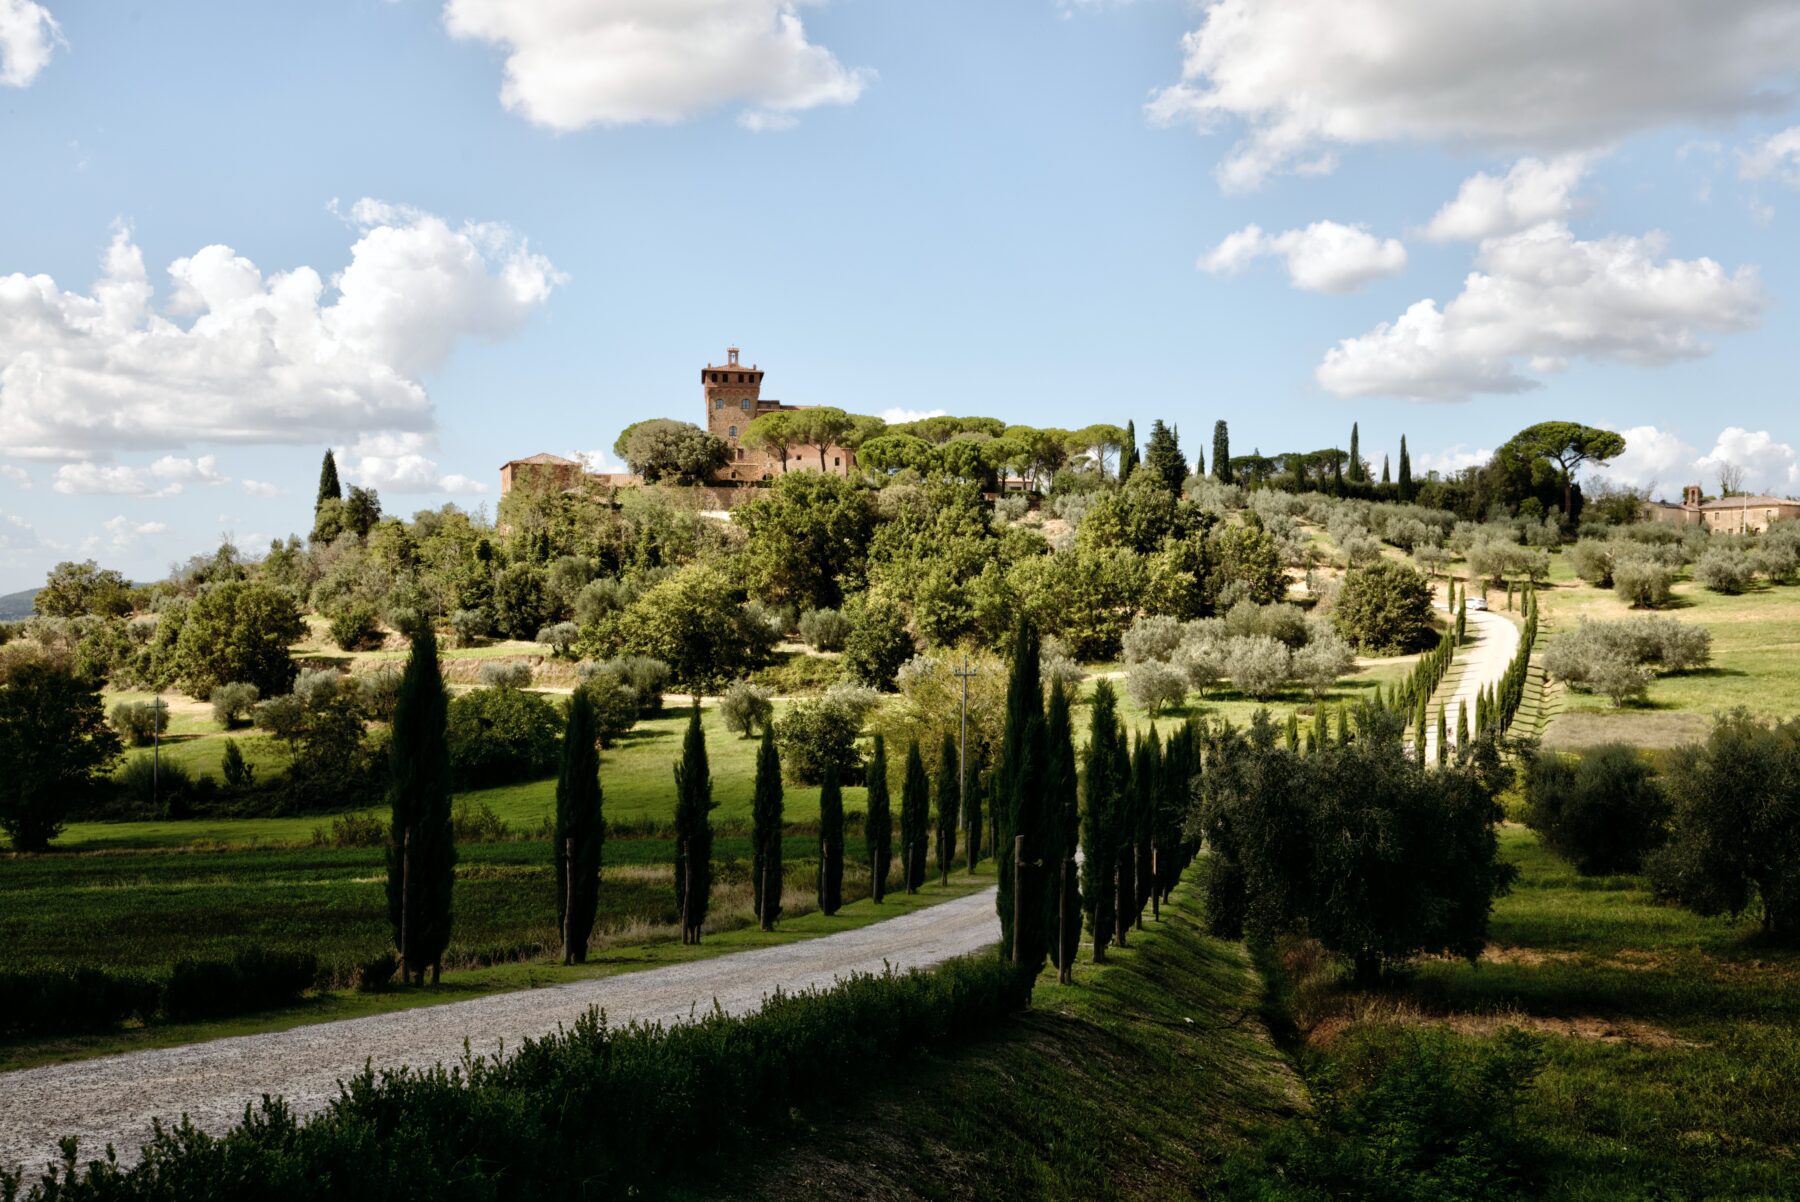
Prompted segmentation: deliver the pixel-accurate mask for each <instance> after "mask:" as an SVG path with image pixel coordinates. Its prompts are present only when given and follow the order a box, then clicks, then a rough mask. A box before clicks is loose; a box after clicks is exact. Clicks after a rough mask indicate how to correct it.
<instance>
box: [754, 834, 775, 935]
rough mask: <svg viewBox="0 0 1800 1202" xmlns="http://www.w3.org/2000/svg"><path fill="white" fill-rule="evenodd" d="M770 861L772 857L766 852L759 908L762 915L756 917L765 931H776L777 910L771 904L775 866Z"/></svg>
mask: <svg viewBox="0 0 1800 1202" xmlns="http://www.w3.org/2000/svg"><path fill="white" fill-rule="evenodd" d="M769 860H770V856H769V855H768V853H767V852H765V853H764V854H763V870H762V893H761V897H762V904H761V905H760V906H758V907H757V908H758V909H759V910H760V911H761V913H759V914H757V916H756V917H757V918H758V919H760V920H761V921H762V929H763V930H765V931H772V930H774V929H775V913H774V911H775V908H774V907H773V906H771V905H770V904H769V877H770V876H771V875H772V869H773V868H774V865H772V864H770V863H769Z"/></svg>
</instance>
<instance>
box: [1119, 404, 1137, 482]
mask: <svg viewBox="0 0 1800 1202" xmlns="http://www.w3.org/2000/svg"><path fill="white" fill-rule="evenodd" d="M1137 465H1138V445H1137V423H1136V422H1135V421H1130V420H1127V421H1126V423H1125V445H1124V446H1122V447H1120V448H1119V483H1120V484H1123V483H1125V481H1127V480H1129V479H1130V478H1131V473H1132V472H1133V471H1134V470H1135V469H1136V468H1137Z"/></svg>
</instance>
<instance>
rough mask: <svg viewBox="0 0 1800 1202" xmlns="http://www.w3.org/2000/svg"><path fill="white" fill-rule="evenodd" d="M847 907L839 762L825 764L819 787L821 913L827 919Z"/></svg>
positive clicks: (842, 804)
mask: <svg viewBox="0 0 1800 1202" xmlns="http://www.w3.org/2000/svg"><path fill="white" fill-rule="evenodd" d="M843 904H844V789H843V786H842V785H840V784H839V783H838V766H837V764H836V763H828V764H826V765H825V780H824V783H823V784H822V785H820V787H819V912H820V913H821V914H824V915H825V916H826V917H827V918H829V917H830V916H831V915H833V914H836V913H837V912H838V908H839V907H841V906H842V905H843Z"/></svg>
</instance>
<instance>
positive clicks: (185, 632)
mask: <svg viewBox="0 0 1800 1202" xmlns="http://www.w3.org/2000/svg"><path fill="white" fill-rule="evenodd" d="M305 633H306V624H305V623H304V622H302V621H301V620H300V609H299V607H298V606H296V605H295V604H294V599H293V598H292V597H291V596H289V595H288V594H287V593H285V592H283V591H281V590H280V589H277V588H273V587H271V586H270V585H267V584H261V583H255V582H251V581H245V580H233V581H227V582H225V583H223V584H217V585H213V586H212V587H210V588H207V589H204V590H203V591H202V592H201V593H200V595H199V596H198V597H196V598H194V601H193V604H191V605H190V606H189V607H188V611H187V617H186V620H185V621H184V622H183V623H182V627H181V635H180V638H179V639H178V641H177V643H176V646H175V661H176V675H177V676H178V677H179V679H180V682H181V688H182V691H184V692H186V693H187V694H188V695H189V696H191V697H198V698H201V699H205V698H208V697H210V696H212V691H213V689H214V688H216V687H218V686H219V685H222V684H239V683H241V684H253V685H255V686H256V687H257V689H258V690H259V691H260V692H261V694H262V695H263V696H264V697H278V696H280V695H281V694H283V693H285V692H287V691H288V689H289V688H291V687H292V686H293V683H294V677H295V675H296V673H297V669H296V668H295V666H294V661H293V658H292V657H291V656H290V655H289V654H288V645H289V644H291V643H293V642H294V641H295V640H297V639H299V638H300V636H301V635H303V634H305Z"/></svg>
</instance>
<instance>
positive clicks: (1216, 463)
mask: <svg viewBox="0 0 1800 1202" xmlns="http://www.w3.org/2000/svg"><path fill="white" fill-rule="evenodd" d="M1212 463H1213V475H1214V476H1216V477H1217V478H1218V481H1219V483H1220V484H1230V483H1231V428H1230V427H1229V426H1227V425H1226V424H1225V419H1224V418H1220V419H1219V420H1218V421H1216V422H1214V423H1213V453H1212Z"/></svg>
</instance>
